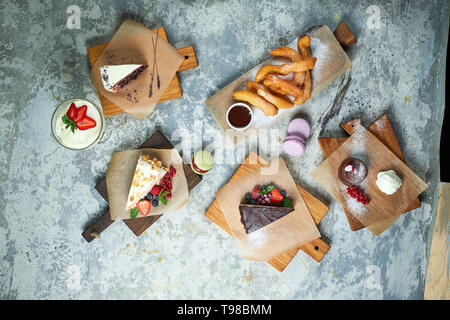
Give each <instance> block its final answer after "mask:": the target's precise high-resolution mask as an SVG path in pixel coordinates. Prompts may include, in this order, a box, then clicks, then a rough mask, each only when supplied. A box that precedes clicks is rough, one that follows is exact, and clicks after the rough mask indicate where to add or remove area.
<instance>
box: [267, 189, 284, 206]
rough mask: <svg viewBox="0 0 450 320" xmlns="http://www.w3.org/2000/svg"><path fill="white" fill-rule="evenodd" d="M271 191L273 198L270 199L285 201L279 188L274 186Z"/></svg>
mask: <svg viewBox="0 0 450 320" xmlns="http://www.w3.org/2000/svg"><path fill="white" fill-rule="evenodd" d="M271 193H272V198H271V199H270V200H271V201H272V202H275V203H277V202H281V201H283V199H284V197H283V195H282V194H281V193H280V192H279V191H278V190H277V189H275V188H274V189H273V190H272V192H271Z"/></svg>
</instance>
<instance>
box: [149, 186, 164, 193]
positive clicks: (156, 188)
mask: <svg viewBox="0 0 450 320" xmlns="http://www.w3.org/2000/svg"><path fill="white" fill-rule="evenodd" d="M161 190H162V187H161V186H160V185H156V186H153V188H152V190H151V191H150V193H151V194H152V195H154V196H156V195H157V194H159V193H160V192H161Z"/></svg>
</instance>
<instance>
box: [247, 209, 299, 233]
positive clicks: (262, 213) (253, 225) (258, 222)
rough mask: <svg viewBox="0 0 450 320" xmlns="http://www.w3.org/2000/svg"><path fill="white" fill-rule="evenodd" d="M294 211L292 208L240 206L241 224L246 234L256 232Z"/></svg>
mask: <svg viewBox="0 0 450 320" xmlns="http://www.w3.org/2000/svg"><path fill="white" fill-rule="evenodd" d="M292 211H294V209H293V208H286V207H278V206H264V205H256V204H240V205H239V212H240V213H241V222H242V224H243V225H244V228H245V231H246V232H247V233H250V232H253V231H256V230H258V229H260V228H262V227H265V226H266V225H268V224H270V223H272V222H274V221H276V220H278V219H280V218H282V217H284V216H285V215H287V214H288V213H290V212H292Z"/></svg>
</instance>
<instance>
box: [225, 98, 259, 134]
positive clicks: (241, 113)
mask: <svg viewBox="0 0 450 320" xmlns="http://www.w3.org/2000/svg"><path fill="white" fill-rule="evenodd" d="M226 118H227V123H228V125H229V126H230V127H231V128H233V129H234V130H239V131H240V130H245V129H248V128H249V127H250V126H251V125H252V123H253V110H252V109H251V108H250V107H249V106H248V105H246V104H245V103H242V102H238V103H235V104H233V105H231V106H230V107H229V108H228V110H227V114H226Z"/></svg>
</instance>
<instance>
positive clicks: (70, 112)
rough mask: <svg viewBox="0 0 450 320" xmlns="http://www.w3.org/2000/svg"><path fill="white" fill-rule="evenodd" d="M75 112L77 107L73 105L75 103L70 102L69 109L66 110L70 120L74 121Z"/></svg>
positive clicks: (76, 112)
mask: <svg viewBox="0 0 450 320" xmlns="http://www.w3.org/2000/svg"><path fill="white" fill-rule="evenodd" d="M77 114H78V110H77V107H76V106H75V103H73V102H72V103H71V104H70V107H69V110H67V116H68V117H69V118H70V120H73V121H75V118H76V117H77Z"/></svg>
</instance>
